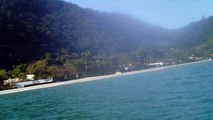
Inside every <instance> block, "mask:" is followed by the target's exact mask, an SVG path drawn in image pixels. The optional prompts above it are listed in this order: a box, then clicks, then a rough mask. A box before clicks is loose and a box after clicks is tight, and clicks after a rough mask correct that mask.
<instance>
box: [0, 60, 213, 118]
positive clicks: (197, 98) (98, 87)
mask: <svg viewBox="0 0 213 120" xmlns="http://www.w3.org/2000/svg"><path fill="white" fill-rule="evenodd" d="M87 119H92V120H101V119H103V120H113V119H114V120H137V119H138V120H209V119H213V62H206V63H200V64H193V65H186V66H180V67H175V68H168V69H165V70H162V71H156V72H149V73H143V74H137V75H130V76H123V77H118V78H110V79H104V80H99V81H92V82H86V83H78V84H72V85H65V86H59V87H54V88H47V89H40V90H33V91H27V92H20V93H14V94H8V95H1V96H0V120H87Z"/></svg>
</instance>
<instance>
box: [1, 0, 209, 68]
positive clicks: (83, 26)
mask: <svg viewBox="0 0 213 120" xmlns="http://www.w3.org/2000/svg"><path fill="white" fill-rule="evenodd" d="M0 32H1V34H0V39H1V41H0V62H1V63H3V64H0V68H4V69H11V68H12V67H13V66H14V65H19V64H21V63H24V64H27V63H32V62H34V61H36V60H39V59H45V57H47V55H48V56H49V57H50V56H51V58H53V59H56V58H59V57H60V56H71V58H72V57H73V55H74V54H75V55H77V56H80V55H82V54H86V55H87V56H89V57H90V58H91V61H92V60H95V61H100V60H101V59H104V60H106V59H107V60H109V61H112V62H114V63H113V65H112V66H117V65H120V64H127V63H134V62H135V63H137V64H144V63H148V62H157V61H162V60H165V59H172V60H174V61H178V60H179V59H181V60H182V61H187V57H188V56H189V55H192V54H195V55H197V56H199V57H209V56H210V54H211V53H212V52H213V18H212V17H209V18H205V19H203V20H201V21H198V22H194V23H191V24H189V25H188V26H185V27H183V28H180V29H178V30H168V29H166V28H163V27H160V26H155V25H152V24H149V23H147V22H144V21H141V20H139V19H136V18H133V17H131V16H128V15H123V14H118V13H103V12H98V11H94V10H91V9H82V8H80V7H79V6H77V5H75V4H72V3H67V2H64V1H59V0H30V1H29V0H1V1H0ZM124 59H125V60H124ZM107 60H106V61H107ZM113 60H116V61H113Z"/></svg>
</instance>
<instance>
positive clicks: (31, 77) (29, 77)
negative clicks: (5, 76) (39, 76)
mask: <svg viewBox="0 0 213 120" xmlns="http://www.w3.org/2000/svg"><path fill="white" fill-rule="evenodd" d="M26 78H27V79H28V80H34V79H35V75H33V74H28V75H26Z"/></svg>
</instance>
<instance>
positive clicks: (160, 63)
mask: <svg viewBox="0 0 213 120" xmlns="http://www.w3.org/2000/svg"><path fill="white" fill-rule="evenodd" d="M148 65H149V66H162V65H163V62H156V63H150V64H148Z"/></svg>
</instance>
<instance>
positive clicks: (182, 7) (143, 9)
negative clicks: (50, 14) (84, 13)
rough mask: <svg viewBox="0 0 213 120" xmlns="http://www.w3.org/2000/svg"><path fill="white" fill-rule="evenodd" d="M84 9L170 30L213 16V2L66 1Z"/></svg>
mask: <svg viewBox="0 0 213 120" xmlns="http://www.w3.org/2000/svg"><path fill="white" fill-rule="evenodd" d="M65 1H67V2H71V3H74V4H77V5H78V6H80V7H82V8H91V9H94V10H98V11H100V12H117V13H122V14H127V15H130V16H133V17H136V18H138V19H141V20H143V21H146V22H149V23H152V24H154V25H160V26H163V27H166V28H169V29H175V28H180V27H183V26H185V25H188V24H190V23H191V22H194V21H199V20H201V19H202V18H203V17H206V18H207V17H209V16H211V15H213V7H212V6H213V0H65Z"/></svg>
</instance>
